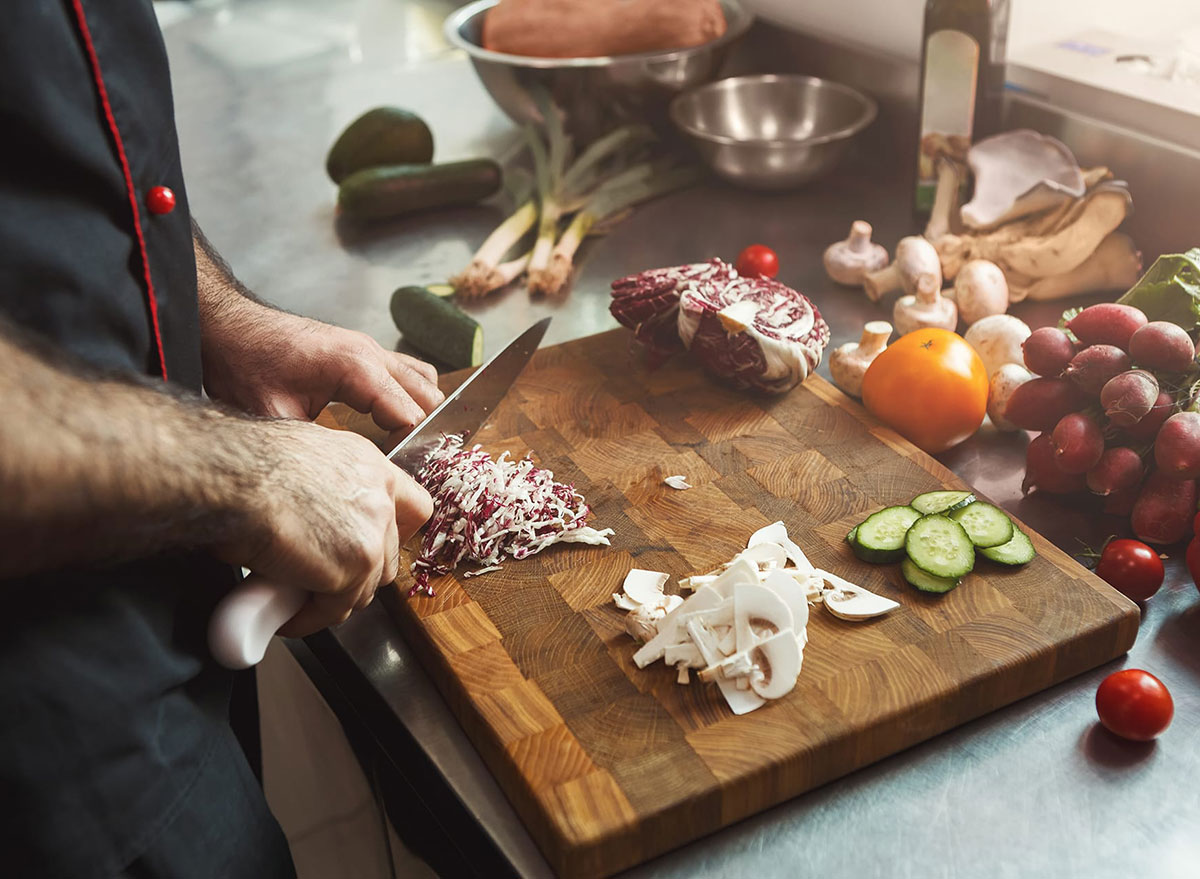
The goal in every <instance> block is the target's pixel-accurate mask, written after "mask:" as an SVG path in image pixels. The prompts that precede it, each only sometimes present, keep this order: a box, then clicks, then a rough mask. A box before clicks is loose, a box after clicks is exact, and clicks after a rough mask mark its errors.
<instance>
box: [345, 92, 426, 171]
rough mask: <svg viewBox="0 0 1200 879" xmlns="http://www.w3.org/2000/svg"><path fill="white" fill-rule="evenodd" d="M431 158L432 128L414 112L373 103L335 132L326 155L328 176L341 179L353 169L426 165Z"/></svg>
mask: <svg viewBox="0 0 1200 879" xmlns="http://www.w3.org/2000/svg"><path fill="white" fill-rule="evenodd" d="M431 161H433V132H431V131H430V130H429V126H428V125H426V124H425V120H423V119H422V118H421V117H420V116H418V115H417V114H416V113H412V112H409V111H408V110H402V109H400V108H399V107H376V108H375V109H374V110H368V111H367V112H366V113H363V114H362V115H361V116H359V117H358V118H357V119H355V120H354V121H353V122H351V123H350V124H349V125H348V126H346V130H345V131H343V132H342V133H341V134H340V135H338V139H337V141H335V142H334V144H333V146H332V147H330V148H329V155H328V156H326V158H325V170H326V172H327V173H328V174H329V179H330V180H332V181H333V182H334V183H341V182H342V181H343V180H345V179H346V178H347V177H349V176H350V175H351V174H353V173H354V172H355V171H361V170H362V169H363V168H378V167H380V166H382V165H427V164H429V162H431Z"/></svg>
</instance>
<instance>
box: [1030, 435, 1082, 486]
mask: <svg viewBox="0 0 1200 879" xmlns="http://www.w3.org/2000/svg"><path fill="white" fill-rule="evenodd" d="M1085 485H1086V483H1085V482H1084V479H1083V474H1082V473H1064V472H1063V471H1062V470H1061V469H1060V468H1059V466H1058V464H1057V463H1056V462H1055V459H1054V441H1053V440H1052V439H1051V437H1050V434H1048V433H1043V434H1041V435H1039V436H1036V437H1034V438H1033V439H1032V440H1030V442H1029V445H1028V446H1027V447H1026V449H1025V480H1024V481H1023V482H1022V483H1021V491H1023V492H1025V493H1026V494H1029V492H1030V491H1033V490H1035V489H1036V490H1037V491H1044V492H1047V493H1048V494H1070V493H1071V492H1074V491H1082V490H1083V488H1084V486H1085Z"/></svg>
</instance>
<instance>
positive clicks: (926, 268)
mask: <svg viewBox="0 0 1200 879" xmlns="http://www.w3.org/2000/svg"><path fill="white" fill-rule="evenodd" d="M920 285H925V286H926V287H932V288H933V289H935V290H940V289H941V287H942V260H941V258H940V257H939V256H938V252H937V249H936V248H935V247H934V246H933V245H932V244H930V243H929V242H928V241H926V240H925V239H924V238H922V237H921V236H920V235H910V236H909V237H907V238H901V239H900V243H899V244H897V245H896V258H895V259H894V260H893V261H892V264H891V265H890V266H887V267H886V268H882V269H880V270H879V271H876V272H869V273H867V275H866V276H865V277H864V278H863V290H865V291H866V294H867V296H868V297H869V298H870V300H871V301H872V302H878V301H879V300H880V298H881V297H882V296H884V295H885V294H887V293H890V292H892V291H893V290H903V291H904V292H905V293H907V294H908V295H910V296H912V295H915V294H916V292H917V287H918V286H920Z"/></svg>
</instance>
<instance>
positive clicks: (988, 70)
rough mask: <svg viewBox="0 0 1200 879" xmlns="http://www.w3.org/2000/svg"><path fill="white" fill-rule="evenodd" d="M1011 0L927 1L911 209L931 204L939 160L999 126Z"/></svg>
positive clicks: (962, 154) (959, 153)
mask: <svg viewBox="0 0 1200 879" xmlns="http://www.w3.org/2000/svg"><path fill="white" fill-rule="evenodd" d="M1008 3H1009V0H927V2H926V4H925V29H924V33H923V35H922V44H921V104H920V116H919V120H920V129H919V137H920V144H919V148H918V151H917V178H916V201H915V208H916V213H917V214H918V215H926V214H928V213H929V210H930V208H931V207H932V206H933V194H934V190H935V188H936V186H937V163H938V160H939V159H940V158H942V157H943V156H945V157H949V158H953V159H957V160H958V161H965V160H966V153H967V149H968V148H969V147H970V146H971V143H972V142H973V141H975V140H978V139H979V138H981V137H986V136H987V135H989V134H994V133H995V132H997V131H998V130H999V129H1000V114H1001V109H1002V106H1003V94H1004V49H1005V43H1006V42H1007V39H1008Z"/></svg>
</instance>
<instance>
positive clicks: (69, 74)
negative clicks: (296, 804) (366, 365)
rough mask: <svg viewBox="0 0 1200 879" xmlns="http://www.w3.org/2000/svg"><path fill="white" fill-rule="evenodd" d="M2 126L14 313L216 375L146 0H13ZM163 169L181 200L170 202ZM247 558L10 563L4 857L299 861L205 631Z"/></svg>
mask: <svg viewBox="0 0 1200 879" xmlns="http://www.w3.org/2000/svg"><path fill="white" fill-rule="evenodd" d="M0 136H2V140H0V143H2V144H3V146H2V147H0V314H2V315H3V316H4V317H6V318H7V319H8V320H9V321H10V322H11V323H13V324H15V325H17V326H18V327H21V328H22V329H23V330H26V331H29V332H31V333H36V334H38V335H40V336H42V337H44V338H46V339H49V340H50V341H51V342H53V343H56V344H57V345H58V346H59V347H61V348H62V349H66V350H68V351H70V352H72V353H73V354H74V355H76V356H77V357H78V358H82V359H83V360H85V361H87V362H88V363H90V364H93V365H95V366H96V367H99V368H101V369H104V370H109V371H111V370H116V371H125V372H130V373H140V374H143V375H149V376H153V377H156V378H157V379H158V380H162V381H166V382H169V383H170V384H172V385H174V386H175V387H176V388H179V389H183V390H185V391H190V392H199V390H200V386H201V384H200V383H201V376H200V336H199V322H198V317H197V304H196V269H195V263H194V257H193V251H192V238H191V229H190V220H189V215H188V208H187V194H186V192H185V189H184V184H183V179H182V176H181V171H180V162H179V149H178V143H177V140H176V132H175V125H174V109H173V106H172V98H171V91H170V81H169V74H168V69H167V59H166V52H165V48H164V46H163V42H162V37H161V34H160V33H159V30H158V26H157V23H156V20H155V15H154V12H153V8H152V6H151V3H150V0H12V2H7V3H5V4H4V15H3V22H2V24H0ZM155 187H167V188H169V189H170V190H171V191H172V192H173V193H174V195H175V199H176V202H175V206H174V209H173V210H170V211H167V212H165V213H164V212H159V213H155V212H153V210H152V208H155V207H157V208H159V209H160V211H161V209H162V208H163V206H164V205H163V200H162V199H163V197H164V194H163V193H162V192H161V190H160V191H157V192H154V190H155ZM155 199H157V201H155ZM0 368H4V364H3V363H2V362H0ZM2 502H3V499H0V503H2ZM63 539H64V540H69V539H70V535H67V534H64V535H63ZM235 576H236V575H235V573H234V571H232V570H231V569H230V568H229V566H227V565H222V564H220V563H218V562H216V561H215V560H213V559H211V558H208V557H206V556H204V555H202V554H190V555H188V556H186V557H183V556H163V557H157V558H153V559H148V560H144V561H140V562H137V563H134V564H126V565H122V566H119V567H110V568H106V569H100V570H71V571H57V572H54V573H51V574H45V575H42V576H35V577H27V578H23V579H21V580H19V581H8V582H0V589H2V590H3V597H2V598H0V607H2V608H3V609H4V612H3V614H0V800H2V802H3V804H4V813H5V816H4V818H3V820H0V864H2V865H3V866H2V867H0V872H3V873H4V874H5V875H7V876H14V877H25V876H29V877H38V879H41V877H56V876H64V877H65V876H69V877H109V876H115V875H118V874H121V875H163V876H171V877H180V879H182V877H192V876H195V877H197V879H200V877H206V879H207V877H212V879H217V877H220V879H233V877H243V876H245V877H255V879H257V877H268V876H276V875H279V874H280V871H281V870H282V871H283V873H284V874H285V875H286V873H288V872H290V869H291V868H290V860H289V859H288V856H287V854H286V844H285V843H283V841H282V834H281V832H280V831H279V828H278V825H277V824H276V823H275V822H274V820H273V819H272V818H271V816H270V813H269V812H268V811H267V809H266V805H265V802H264V801H263V798H262V792H261V789H260V788H258V787H257V786H256V784H255V783H254V779H253V777H252V775H251V773H250V771H249V769H248V766H247V764H246V761H245V758H244V756H243V755H242V754H241V753H240V751H239V750H238V748H237V746H236V743H235V742H234V741H233V739H232V734H231V731H230V728H229V725H228V705H229V693H230V681H231V677H230V675H229V673H227V672H225V671H224V670H222V669H220V668H218V667H217V666H216V665H215V664H214V663H213V662H212V660H211V659H210V658H209V657H208V653H207V650H206V649H205V643H204V630H205V625H206V622H207V620H208V617H209V613H210V611H211V610H212V607H213V605H214V604H215V602H216V601H217V600H218V599H219V598H220V596H221V595H222V594H224V592H226V591H227V590H228V589H229V588H230V586H231V585H232V583H233V582H234V577H235ZM281 863H282V864H284V866H282V867H281V866H280V864H281ZM123 871H128V872H127V873H126V872H123Z"/></svg>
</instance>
